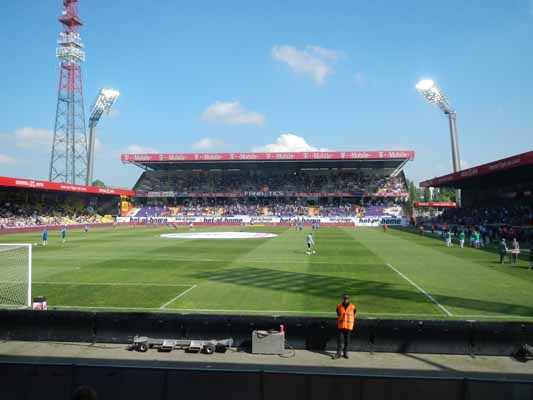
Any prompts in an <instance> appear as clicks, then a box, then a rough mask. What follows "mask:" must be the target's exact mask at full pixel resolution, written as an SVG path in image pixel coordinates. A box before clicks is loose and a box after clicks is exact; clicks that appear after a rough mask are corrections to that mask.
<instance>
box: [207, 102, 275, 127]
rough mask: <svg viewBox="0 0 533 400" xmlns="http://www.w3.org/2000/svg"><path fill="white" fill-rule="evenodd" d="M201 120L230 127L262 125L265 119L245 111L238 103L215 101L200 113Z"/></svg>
mask: <svg viewBox="0 0 533 400" xmlns="http://www.w3.org/2000/svg"><path fill="white" fill-rule="evenodd" d="M202 119H203V120H204V121H209V122H220V123H225V124H230V125H262V124H263V123H264V122H265V117H264V116H263V115H262V114H260V113H258V112H254V111H248V110H246V109H245V108H244V107H243V106H242V105H241V103H239V101H237V100H235V101H217V102H215V103H214V104H211V105H210V106H209V107H207V109H206V110H205V111H204V112H203V113H202Z"/></svg>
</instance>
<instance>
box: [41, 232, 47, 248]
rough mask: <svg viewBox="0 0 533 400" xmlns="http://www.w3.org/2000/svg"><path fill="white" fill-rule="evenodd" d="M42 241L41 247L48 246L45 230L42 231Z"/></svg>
mask: <svg viewBox="0 0 533 400" xmlns="http://www.w3.org/2000/svg"><path fill="white" fill-rule="evenodd" d="M42 239H43V246H46V245H47V244H48V231H47V230H46V228H44V229H43V234H42Z"/></svg>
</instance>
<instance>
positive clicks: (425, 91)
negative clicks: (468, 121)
mask: <svg viewBox="0 0 533 400" xmlns="http://www.w3.org/2000/svg"><path fill="white" fill-rule="evenodd" d="M416 89H417V90H418V91H419V92H420V94H422V96H424V97H425V98H426V100H427V101H428V102H429V103H431V104H434V105H436V106H437V107H439V108H440V109H441V110H442V111H443V112H444V114H446V115H448V114H451V113H453V112H454V110H453V107H452V105H451V104H450V102H449V101H448V99H447V98H446V96H445V95H444V93H442V90H441V89H440V88H439V87H438V85H437V84H436V83H435V82H434V81H433V80H431V79H422V80H420V81H419V82H418V83H417V84H416Z"/></svg>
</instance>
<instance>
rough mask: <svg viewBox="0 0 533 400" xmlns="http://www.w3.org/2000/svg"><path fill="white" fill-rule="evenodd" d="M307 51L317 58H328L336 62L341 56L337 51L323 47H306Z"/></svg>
mask: <svg viewBox="0 0 533 400" xmlns="http://www.w3.org/2000/svg"><path fill="white" fill-rule="evenodd" d="M307 50H308V51H310V52H312V53H314V54H316V55H317V56H319V57H322V58H329V59H331V60H338V59H339V58H341V57H342V56H343V54H342V53H341V52H339V51H335V50H329V49H325V48H324V47H320V46H307Z"/></svg>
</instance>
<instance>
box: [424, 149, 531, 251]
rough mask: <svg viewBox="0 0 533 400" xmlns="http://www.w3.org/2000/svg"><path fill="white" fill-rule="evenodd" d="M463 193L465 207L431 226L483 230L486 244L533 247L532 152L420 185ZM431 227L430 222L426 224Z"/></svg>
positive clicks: (449, 210) (435, 220) (451, 210)
mask: <svg viewBox="0 0 533 400" xmlns="http://www.w3.org/2000/svg"><path fill="white" fill-rule="evenodd" d="M420 186H422V187H436V188H455V189H461V193H462V203H463V204H462V207H461V208H448V209H446V210H445V211H444V212H443V213H442V214H441V215H439V216H438V217H437V218H433V219H432V220H431V221H430V222H431V223H433V224H435V225H436V226H437V228H440V226H441V225H442V224H444V223H446V224H447V225H448V226H449V227H450V229H452V231H455V232H457V231H459V230H462V229H465V230H472V229H474V228H477V229H480V230H481V232H482V234H483V236H484V237H486V239H487V241H497V240H499V239H500V238H502V237H505V238H507V239H512V238H513V237H516V238H518V239H519V240H520V242H522V243H528V242H531V243H533V229H532V227H533V151H529V152H526V153H522V154H518V155H515V156H511V157H507V158H504V159H501V160H496V161H492V162H490V163H487V164H482V165H478V166H475V167H472V168H468V169H465V170H463V171H461V172H457V173H453V174H448V175H444V176H440V177H436V178H433V179H429V180H426V181H424V182H421V183H420ZM426 223H428V221H426Z"/></svg>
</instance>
